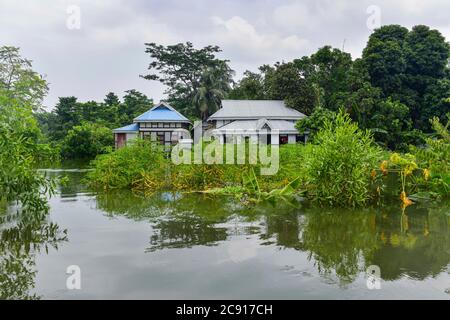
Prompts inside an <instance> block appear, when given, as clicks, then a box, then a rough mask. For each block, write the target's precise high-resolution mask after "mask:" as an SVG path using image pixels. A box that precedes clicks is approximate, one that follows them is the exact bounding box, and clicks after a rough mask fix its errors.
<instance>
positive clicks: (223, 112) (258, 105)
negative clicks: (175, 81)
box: [208, 100, 306, 121]
mask: <svg viewBox="0 0 450 320" xmlns="http://www.w3.org/2000/svg"><path fill="white" fill-rule="evenodd" d="M304 117H306V116H305V115H304V114H303V113H301V112H299V111H297V110H294V109H292V108H289V107H287V106H286V105H285V103H284V101H281V100H222V108H220V109H219V110H218V111H217V112H216V113H214V114H213V115H212V116H211V117H209V119H208V120H209V121H210V120H222V119H227V120H233V119H236V120H238V119H248V120H251V119H260V118H266V119H280V120H283V119H286V120H287V119H292V120H298V119H301V118H304Z"/></svg>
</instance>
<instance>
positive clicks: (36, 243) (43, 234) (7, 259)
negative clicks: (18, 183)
mask: <svg viewBox="0 0 450 320" xmlns="http://www.w3.org/2000/svg"><path fill="white" fill-rule="evenodd" d="M66 240H67V232H66V231H65V230H64V231H62V230H60V228H59V227H58V225H56V224H54V223H51V222H48V221H47V220H46V213H45V212H21V211H20V210H14V209H13V208H11V209H10V210H3V211H2V212H0V299H38V298H40V297H39V296H38V295H37V294H32V293H30V291H31V290H32V289H33V288H34V285H35V276H36V273H37V271H36V270H35V257H36V254H38V253H40V252H42V251H45V252H48V250H49V248H50V247H52V248H55V249H58V245H59V244H60V243H61V242H63V241H66Z"/></svg>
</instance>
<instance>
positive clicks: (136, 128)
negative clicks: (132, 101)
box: [113, 123, 139, 133]
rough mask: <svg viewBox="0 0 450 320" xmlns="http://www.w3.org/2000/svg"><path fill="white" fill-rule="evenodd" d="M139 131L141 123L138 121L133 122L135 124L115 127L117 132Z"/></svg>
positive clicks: (114, 130)
mask: <svg viewBox="0 0 450 320" xmlns="http://www.w3.org/2000/svg"><path fill="white" fill-rule="evenodd" d="M138 131H139V124H138V123H133V124H129V125H127V126H125V127H121V128H117V129H113V132H116V133H122V132H124V133H127V132H138Z"/></svg>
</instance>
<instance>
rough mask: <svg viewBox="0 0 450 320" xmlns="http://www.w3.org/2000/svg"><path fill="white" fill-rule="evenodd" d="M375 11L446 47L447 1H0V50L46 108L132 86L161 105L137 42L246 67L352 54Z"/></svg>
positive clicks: (357, 51)
mask: <svg viewBox="0 0 450 320" xmlns="http://www.w3.org/2000/svg"><path fill="white" fill-rule="evenodd" d="M69 5H78V6H79V7H80V9H81V29H80V30H68V29H67V27H66V19H67V17H68V14H67V12H66V10H67V7H68V6H69ZM370 5H377V6H379V7H380V9H381V23H382V24H391V23H396V24H401V25H404V26H406V27H408V28H410V27H412V26H413V25H416V24H426V25H429V26H431V27H432V28H436V29H438V30H440V31H441V32H442V33H443V34H444V35H445V36H446V37H447V39H448V40H450V39H449V38H450V19H448V12H450V1H449V0H428V1H425V0H361V1H348V0H271V1H256V0H255V1H241V0H227V1H208V0H191V1H185V0H133V1H129V0H109V1H104V0H39V1H31V0H30V1H25V0H24V1H17V0H0V39H1V40H0V41H1V42H0V45H4V44H8V45H16V46H20V47H21V49H22V53H23V55H24V56H25V57H27V58H29V59H32V60H33V61H34V67H35V69H36V70H37V71H39V72H41V73H43V74H47V76H48V78H47V79H48V80H49V81H50V93H49V97H48V99H47V103H48V104H49V105H50V106H53V105H54V103H55V102H56V100H57V97H58V96H64V95H75V96H78V97H79V98H80V99H81V100H88V99H103V97H104V95H105V94H106V93H107V92H108V91H115V92H116V93H118V94H119V95H120V94H121V93H122V92H123V91H124V90H127V89H130V88H136V89H138V90H141V91H143V92H144V93H145V94H147V95H149V96H150V97H153V98H155V100H159V99H161V98H163V96H162V92H163V88H162V86H161V85H159V84H158V83H157V82H154V81H145V80H142V79H140V78H139V76H138V75H139V74H143V73H145V72H146V68H147V66H148V63H149V62H150V59H149V57H148V55H147V54H145V53H144V50H145V47H144V42H156V43H161V44H165V45H167V44H172V43H177V42H185V41H191V42H193V43H194V45H195V46H196V47H202V46H205V45H209V44H213V45H219V46H220V47H221V49H222V50H223V52H222V53H221V54H220V56H221V57H222V58H225V59H229V60H231V66H232V67H233V68H234V69H235V70H236V71H237V74H238V75H240V74H242V72H243V71H245V70H246V69H250V70H256V69H257V68H258V66H260V65H261V64H265V63H269V64H270V63H273V62H275V61H282V60H284V61H289V60H291V59H293V58H297V57H301V56H303V55H308V54H311V53H312V52H314V51H315V50H316V49H317V48H319V47H321V46H324V45H332V46H334V47H338V48H342V45H343V43H344V39H345V49H346V50H347V51H349V52H351V53H352V56H353V57H357V56H359V55H360V53H361V51H362V49H363V48H364V46H365V44H366V41H367V38H368V36H369V35H370V30H368V28H367V23H366V21H367V18H368V14H367V13H366V9H367V7H368V6H370Z"/></svg>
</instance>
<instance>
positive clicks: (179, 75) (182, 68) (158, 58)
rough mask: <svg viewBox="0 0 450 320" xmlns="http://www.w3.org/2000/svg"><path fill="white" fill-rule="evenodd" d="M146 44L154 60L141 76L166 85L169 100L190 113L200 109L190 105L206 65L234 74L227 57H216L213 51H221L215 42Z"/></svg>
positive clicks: (196, 112) (179, 108)
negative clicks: (197, 46) (201, 43)
mask: <svg viewBox="0 0 450 320" xmlns="http://www.w3.org/2000/svg"><path fill="white" fill-rule="evenodd" d="M145 45H146V47H147V48H146V51H145V52H146V53H148V54H150V57H151V58H152V59H153V61H152V62H151V63H150V65H149V67H148V69H149V70H150V72H151V73H150V74H148V75H144V76H142V77H143V78H144V79H147V80H156V81H160V82H161V83H163V84H164V85H166V86H167V87H168V89H167V91H166V93H167V94H168V97H169V102H171V103H173V105H174V106H175V107H176V108H177V109H178V110H179V111H180V112H182V113H185V114H186V115H189V116H192V115H196V116H199V115H200V114H199V110H198V109H197V108H195V107H194V106H192V99H193V98H194V96H195V95H196V94H197V92H198V89H199V88H200V86H201V80H202V75H203V72H204V70H205V69H213V70H221V71H222V72H223V73H224V76H223V78H229V79H231V75H232V74H233V71H232V70H231V69H230V67H229V66H228V61H227V60H221V59H218V58H216V54H217V53H219V52H220V51H221V50H220V48H219V47H217V46H206V47H204V48H202V49H195V48H194V46H193V45H192V43H190V42H186V43H178V44H176V45H169V46H162V45H157V44H155V43H146V44H145Z"/></svg>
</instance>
